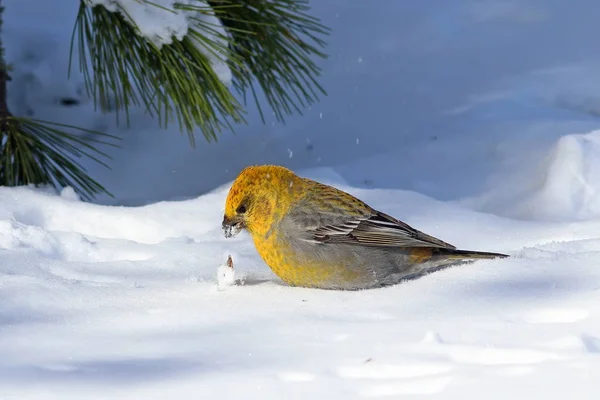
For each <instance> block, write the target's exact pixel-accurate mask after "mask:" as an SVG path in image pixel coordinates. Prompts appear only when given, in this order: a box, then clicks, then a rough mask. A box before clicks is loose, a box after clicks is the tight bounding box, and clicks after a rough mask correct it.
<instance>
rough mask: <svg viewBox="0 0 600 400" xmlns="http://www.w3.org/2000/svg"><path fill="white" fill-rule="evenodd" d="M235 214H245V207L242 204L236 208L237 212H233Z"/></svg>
mask: <svg viewBox="0 0 600 400" xmlns="http://www.w3.org/2000/svg"><path fill="white" fill-rule="evenodd" d="M235 212H236V213H238V214H243V213H245V212H246V206H245V205H243V204H242V205H241V206H239V207H238V208H237V210H235Z"/></svg>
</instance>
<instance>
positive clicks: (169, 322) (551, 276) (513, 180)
mask: <svg viewBox="0 0 600 400" xmlns="http://www.w3.org/2000/svg"><path fill="white" fill-rule="evenodd" d="M76 3H77V2H69V4H68V5H67V3H65V5H64V6H62V7H59V6H57V5H56V2H52V4H50V2H43V1H41V0H5V1H4V2H3V4H4V5H5V7H6V11H5V18H4V19H5V25H4V29H5V33H4V36H3V38H4V39H5V40H4V44H5V46H6V51H7V58H8V61H9V62H10V63H12V64H13V66H14V68H15V70H14V73H13V76H12V78H13V79H12V81H10V83H9V102H10V107H11V110H12V111H13V112H15V113H16V114H19V115H23V114H33V115H34V116H36V117H38V118H40V119H50V120H54V121H57V122H63V123H70V124H75V125H83V126H84V127H89V128H92V129H100V130H104V131H106V132H110V133H116V134H119V135H121V136H122V137H123V138H124V140H123V147H122V148H121V149H120V150H110V153H111V155H112V156H113V157H114V162H113V163H112V166H113V170H103V169H100V168H98V167H96V166H94V165H93V164H91V163H88V164H86V166H88V168H89V169H90V171H91V173H92V174H93V175H94V176H95V177H96V178H98V179H99V180H100V181H101V182H103V183H105V184H106V185H107V186H108V188H109V189H110V190H111V191H112V192H113V193H114V194H115V198H114V199H113V198H109V197H102V198H99V199H98V201H97V203H96V204H91V203H86V202H82V201H81V200H80V199H78V197H77V196H76V195H75V193H74V192H73V191H72V190H71V189H69V188H66V189H64V190H63V191H62V192H61V193H60V194H56V193H54V192H53V191H52V190H49V189H33V188H29V187H19V188H0V354H2V357H0V399H13V398H15V399H17V398H18V399H61V400H63V399H67V400H68V399H81V398H85V399H106V398H119V399H142V398H143V399H159V398H182V399H187V398H196V397H198V396H200V397H210V396H211V395H212V396H219V397H223V398H264V399H279V398H290V399H306V398H311V397H313V398H319V399H321V398H327V399H352V398H364V397H367V398H368V397H370V398H400V397H408V398H420V397H423V396H428V397H431V398H440V399H459V398H460V399H465V398H467V399H471V398H479V397H481V395H482V393H483V394H485V396H486V398H491V399H507V398H523V399H525V398H527V399H529V398H544V399H550V400H553V399H564V398H576V399H595V398H597V393H598V391H599V390H600V383H599V382H600V308H599V307H598V304H600V269H599V268H598V259H599V256H600V236H599V234H598V232H600V196H599V195H598V193H600V173H599V172H597V171H598V170H599V167H600V165H599V164H598V159H599V156H600V147H599V146H600V121H598V119H597V115H599V111H598V104H600V99H599V98H598V95H597V93H598V89H599V88H600V79H599V78H600V75H599V72H598V71H600V68H598V66H600V54H598V52H597V49H596V47H597V46H596V43H595V41H594V40H593V38H595V37H597V36H598V34H600V25H598V23H597V21H598V20H599V18H600V6H598V5H597V4H596V2H592V1H591V0H577V1H573V2H562V1H558V0H555V1H554V0H553V1H537V0H522V1H509V0H502V1H500V0H486V1H470V0H461V1H455V2H444V3H443V4H441V3H440V4H436V7H432V6H431V5H430V4H428V2H399V1H398V2H393V3H392V2H385V6H382V5H380V6H378V7H368V6H366V3H367V2H347V1H343V0H328V1H327V2H313V7H314V8H315V13H316V14H317V15H318V16H320V17H322V18H323V19H324V22H325V23H326V24H328V25H329V26H331V27H332V28H333V29H334V31H333V36H332V37H331V40H330V43H331V45H330V47H329V49H328V52H329V53H330V55H331V56H330V58H329V59H328V60H327V61H325V62H324V63H323V67H324V76H323V83H324V85H325V87H326V89H327V90H328V92H329V96H328V97H326V98H324V99H323V100H322V101H321V102H320V103H318V104H316V105H313V106H312V108H310V109H307V110H306V112H305V115H303V116H294V117H291V118H289V120H288V121H287V124H286V125H281V124H279V123H276V122H275V118H274V117H273V120H272V121H270V120H269V121H267V123H266V124H265V125H262V124H261V123H260V118H259V116H258V114H257V112H256V110H255V109H254V108H252V107H250V108H249V115H248V122H249V124H248V126H246V127H240V128H239V129H238V130H237V132H236V135H232V134H224V135H223V136H221V138H220V140H219V143H218V144H202V143H200V142H199V145H198V148H196V149H191V148H190V147H189V144H188V142H187V139H186V138H185V136H184V135H180V134H179V132H174V131H167V132H165V131H163V130H160V129H157V128H156V121H153V120H152V119H149V118H148V117H146V116H144V115H143V112H142V111H141V110H133V112H132V121H133V123H132V127H133V129H130V130H126V129H125V128H124V127H115V126H114V116H112V115H99V114H96V113H93V105H92V104H91V102H90V101H89V100H88V99H86V98H85V96H84V95H83V93H84V91H82V86H81V85H82V79H81V77H80V76H74V77H72V78H71V80H69V81H68V80H67V75H66V65H67V60H68V45H69V43H68V40H69V38H70V35H71V28H72V26H71V25H70V24H68V23H66V22H65V21H74V17H75V14H76V9H77V4H76ZM371 3H372V2H369V4H371ZM381 3H382V4H383V1H382V2H381ZM40 15H42V16H43V19H39V16H40ZM357 24H362V25H364V27H365V29H356V26H357ZM558 26H559V27H561V29H557V27H558ZM367 28H368V29H367ZM64 98H73V99H75V100H77V102H76V104H74V105H72V106H70V107H66V106H64V105H63V104H61V101H60V100H61V99H64ZM268 162H273V163H278V164H283V165H286V166H288V167H291V168H293V169H294V170H296V171H297V172H298V173H299V174H301V175H303V176H306V177H310V178H313V179H318V180H319V181H322V182H324V183H328V184H333V185H335V186H337V187H340V188H341V189H344V190H347V191H349V192H350V193H352V194H354V195H356V196H358V197H360V198H361V199H363V200H365V201H366V202H367V203H369V204H370V205H372V206H373V207H375V208H378V209H380V210H381V211H384V212H386V213H388V214H391V215H393V216H395V217H398V218H400V219H402V220H404V221H406V222H407V223H409V224H411V225H413V226H415V227H417V228H418V229H421V230H423V231H425V232H427V233H429V234H432V235H434V236H436V237H439V238H441V239H443V240H445V241H448V242H450V243H452V244H454V245H456V246H458V247H460V248H467V249H472V250H487V251H497V252H505V253H508V254H510V255H511V256H512V257H510V258H508V259H503V260H482V261H478V262H477V263H474V264H472V265H467V266H460V267H456V268H451V269H447V270H444V271H440V272H436V273H433V274H430V275H428V276H426V277H423V278H421V279H418V280H414V281H410V282H406V283H403V284H400V285H397V286H393V287H389V288H385V289H378V290H368V291H360V292H339V291H322V290H313V289H304V288H291V287H288V286H286V285H285V284H284V283H282V282H281V281H280V280H278V279H277V278H276V277H275V276H274V275H273V273H272V272H271V271H270V270H269V269H268V268H267V267H266V266H265V265H264V263H263V262H262V260H261V259H260V258H259V257H258V255H257V253H256V250H255V249H254V246H253V243H252V241H251V240H250V238H249V236H248V235H247V234H245V233H242V234H240V235H238V236H237V237H236V238H232V239H226V238H224V237H223V232H222V230H221V221H222V216H223V206H224V201H225V196H226V194H227V190H228V189H229V185H230V184H231V181H232V180H233V179H234V178H235V175H236V174H237V173H238V172H239V170H240V169H241V168H243V167H244V166H246V165H248V164H253V163H268ZM229 256H231V260H232V265H233V268H230V267H229V266H228V265H227V260H228V257H229Z"/></svg>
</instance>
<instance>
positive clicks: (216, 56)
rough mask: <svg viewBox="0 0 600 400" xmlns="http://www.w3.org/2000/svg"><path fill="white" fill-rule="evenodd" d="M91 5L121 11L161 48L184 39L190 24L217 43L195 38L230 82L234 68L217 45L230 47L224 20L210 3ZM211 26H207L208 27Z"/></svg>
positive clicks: (112, 1)
mask: <svg viewBox="0 0 600 400" xmlns="http://www.w3.org/2000/svg"><path fill="white" fill-rule="evenodd" d="M85 2H86V4H87V5H88V6H91V7H93V6H98V5H100V6H103V7H104V8H106V9H107V10H108V11H111V12H119V13H120V14H121V15H123V16H124V17H125V19H127V20H128V21H129V22H130V23H131V24H132V25H133V26H134V27H135V28H136V29H137V31H138V32H139V34H140V35H141V36H143V37H145V38H147V39H148V40H150V41H151V42H152V43H153V44H155V45H156V46H158V47H159V48H160V47H162V46H163V45H165V44H166V45H169V44H171V43H172V42H173V38H175V39H176V40H182V39H183V38H184V37H185V36H186V35H187V34H188V30H189V29H190V27H192V28H194V27H196V30H198V31H199V32H201V33H202V35H203V36H205V37H206V38H207V40H208V41H209V42H212V43H217V44H218V46H216V47H215V48H211V49H209V48H207V47H206V46H205V45H204V44H202V43H199V42H198V41H197V40H194V42H195V44H196V46H197V47H198V48H199V49H200V51H201V52H202V53H203V54H204V55H206V56H207V57H208V59H209V60H210V62H211V64H212V66H213V69H214V70H215V73H216V74H217V75H218V76H219V79H220V80H221V81H222V82H223V83H225V84H227V85H228V84H229V83H230V82H231V79H232V74H231V70H230V69H229V67H228V66H227V63H226V59H225V56H224V55H223V54H222V53H219V52H218V50H216V49H218V48H226V47H227V44H228V42H227V38H228V33H227V31H226V30H225V28H224V27H223V24H222V23H221V20H220V19H219V18H217V17H216V16H215V15H214V12H213V11H212V9H211V8H210V6H209V5H208V4H207V3H206V2H205V1H202V0H177V1H174V0H151V1H150V0H85ZM175 4H180V5H183V6H186V5H190V6H194V7H200V8H202V10H203V11H202V12H198V11H192V10H181V9H176V8H175ZM207 28H208V29H207Z"/></svg>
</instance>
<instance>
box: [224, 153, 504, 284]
mask: <svg viewBox="0 0 600 400" xmlns="http://www.w3.org/2000/svg"><path fill="white" fill-rule="evenodd" d="M222 229H223V231H224V236H225V237H226V238H230V237H234V236H236V235H237V234H238V233H240V232H241V231H242V230H246V231H247V232H248V233H249V234H250V236H251V238H252V240H253V242H254V246H255V248H256V250H257V252H258V254H259V255H260V257H261V258H262V260H263V261H264V262H265V263H266V264H267V266H268V267H269V268H270V269H271V270H272V271H273V272H274V273H275V275H277V276H278V277H279V278H280V279H281V280H282V281H284V282H285V283H286V284H288V285H289V286H294V287H304V288H314V289H326V290H362V289H375V288H381V287H386V286H391V285H396V284H398V283H400V282H403V281H407V280H411V279H416V278H419V277H422V276H424V275H427V274H429V273H431V272H434V271H438V270H440V269H443V268H446V267H450V266H455V265H460V264H465V263H471V262H473V261H476V260H480V259H496V258H506V257H508V255H506V254H501V253H494V252H483V251H470V250H460V249H457V248H456V247H455V246H453V245H451V244H449V243H447V242H445V241H442V240H440V239H438V238H436V237H433V236H430V235H428V234H426V233H424V232H421V231H419V230H417V229H415V228H413V227H412V226H410V225H408V224H406V223H404V222H402V221H400V220H398V219H396V218H394V217H392V216H390V215H388V214H385V213H383V212H381V211H378V210H376V209H374V208H372V207H371V206H369V205H368V204H366V203H365V202H363V201H362V200H360V199H358V198H357V197H355V196H353V195H351V194H349V193H347V192H345V191H343V190H341V189H338V188H335V187H333V186H329V185H326V184H323V183H320V182H317V181H314V180H311V179H308V178H303V177H300V176H298V175H296V174H295V173H294V172H293V171H291V170H290V169H288V168H285V167H283V166H280V165H251V166H247V167H245V168H244V169H242V170H241V172H240V173H239V175H238V176H237V177H236V179H235V180H234V181H233V183H232V185H231V187H230V189H229V192H228V194H227V197H226V200H225V209H224V215H223V222H222Z"/></svg>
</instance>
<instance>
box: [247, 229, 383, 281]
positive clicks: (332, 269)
mask: <svg viewBox="0 0 600 400" xmlns="http://www.w3.org/2000/svg"><path fill="white" fill-rule="evenodd" d="M254 244H255V246H256V249H257V251H258V253H259V255H260V256H261V257H262V259H263V260H264V262H265V263H266V264H267V265H268V266H269V268H271V270H272V271H273V272H274V273H275V275H277V276H278V277H279V278H280V279H281V280H283V281H284V282H286V283H287V284H289V285H291V286H303V287H315V288H324V289H343V288H352V287H355V286H357V285H358V286H363V285H364V284H365V283H366V282H365V280H370V279H371V276H370V274H368V271H366V269H365V268H360V267H359V268H357V267H358V266H357V265H356V260H352V259H344V258H343V257H342V258H340V257H339V256H335V255H334V254H330V253H329V254H328V252H327V250H326V249H316V248H314V247H316V246H319V245H316V244H307V245H306V246H304V247H302V246H297V244H296V243H294V242H292V241H289V240H286V238H282V237H280V236H278V235H276V234H271V235H269V236H268V237H266V238H265V237H262V238H254ZM311 246H313V248H312V249H311V248H310V247H311Z"/></svg>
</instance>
